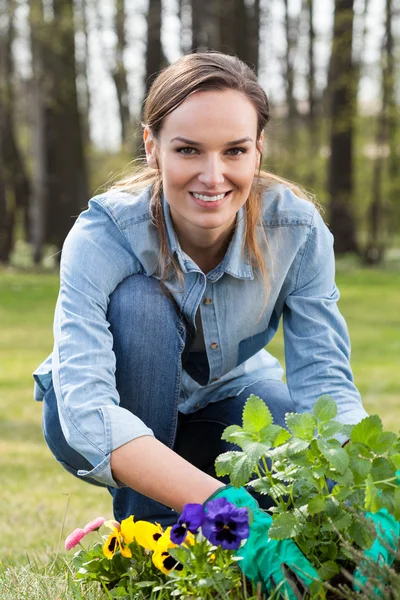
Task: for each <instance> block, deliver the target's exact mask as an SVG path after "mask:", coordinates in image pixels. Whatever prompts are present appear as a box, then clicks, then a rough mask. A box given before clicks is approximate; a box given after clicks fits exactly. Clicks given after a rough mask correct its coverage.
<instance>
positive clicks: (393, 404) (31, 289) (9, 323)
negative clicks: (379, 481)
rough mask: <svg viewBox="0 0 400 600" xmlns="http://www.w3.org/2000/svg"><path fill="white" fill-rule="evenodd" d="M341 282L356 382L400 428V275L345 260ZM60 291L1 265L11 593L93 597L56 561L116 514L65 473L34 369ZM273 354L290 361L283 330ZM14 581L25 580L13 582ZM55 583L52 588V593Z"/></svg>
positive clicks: (0, 566) (0, 490)
mask: <svg viewBox="0 0 400 600" xmlns="http://www.w3.org/2000/svg"><path fill="white" fill-rule="evenodd" d="M337 284H338V286H339V289H340V291H341V300H340V309H341V311H342V313H343V315H344V316H345V318H346V320H347V323H348V327H349V331H350V337H351V341H352V361H351V362H352V367H353V372H354V377H355V382H356V384H357V386H358V387H359V389H360V391H361V394H362V397H363V400H364V404H365V407H366V409H367V410H368V411H369V412H370V413H378V414H379V415H380V416H381V417H382V420H383V422H384V425H385V427H386V428H387V429H390V430H392V431H395V432H397V431H399V429H400V402H399V399H400V377H399V374H398V369H399V366H398V357H399V355H400V338H399V331H400V312H399V309H398V307H399V305H400V272H399V271H398V270H389V269H386V270H373V269H364V270H361V269H359V268H357V267H355V266H354V265H352V264H348V263H343V264H342V265H341V266H340V265H339V268H338V275H337ZM57 292H58V276H57V275H55V274H53V273H41V274H39V273H38V274H35V273H25V272H17V271H12V270H11V271H0V399H1V413H0V474H1V475H0V512H1V531H2V544H1V547H0V572H1V571H2V570H3V574H2V575H0V597H1V598H2V599H3V598H4V599H8V598H9V599H10V600H14V599H15V600H16V599H17V598H22V597H24V598H28V597H29V598H32V600H34V599H36V598H38V599H39V598H41V600H42V599H44V598H47V597H49V598H52V599H54V598H58V597H59V598H65V599H68V600H70V599H71V600H72V599H74V598H81V597H85V598H89V599H90V598H91V597H92V596H91V595H90V592H88V594H89V595H85V596H81V595H80V592H79V590H74V591H72V588H71V586H70V584H69V580H68V571H67V570H65V568H64V570H62V571H61V572H60V574H59V575H53V576H52V575H51V574H49V571H48V569H47V565H49V563H50V562H51V561H52V560H53V559H54V558H55V556H56V554H57V551H58V549H59V544H60V541H61V550H60V555H59V556H60V559H61V560H62V558H63V557H64V556H65V552H64V551H63V541H64V538H65V536H66V535H67V534H68V533H69V532H70V531H71V530H72V529H74V528H75V527H80V526H83V525H84V524H85V523H86V522H87V521H89V520H91V519H92V518H94V517H96V516H99V515H103V516H104V517H108V518H110V517H112V504H111V498H110V496H109V494H108V492H107V491H106V490H103V489H101V488H96V487H94V486H90V485H87V484H85V483H82V482H81V481H79V480H78V479H76V478H73V477H71V476H70V475H69V474H68V473H66V472H65V471H64V470H63V469H62V467H60V466H59V465H58V464H57V462H56V461H55V459H54V458H53V457H52V455H51V454H50V452H49V450H48V449H47V447H46V445H45V442H44V440H43V437H42V432H41V404H40V403H37V402H35V401H34V400H33V396H32V388H33V385H32V378H31V373H32V371H33V370H34V369H35V368H36V366H37V365H38V364H39V363H40V362H41V361H42V360H43V359H44V358H45V357H46V356H47V355H48V354H49V353H50V351H51V348H52V343H53V337H52V320H53V314H54V306H55V301H56V297H57ZM269 350H270V351H271V352H272V354H275V355H276V356H277V357H278V358H279V359H281V360H283V343H282V335H281V332H279V333H278V335H277V336H276V338H275V339H274V340H273V342H272V343H271V345H270V348H269ZM67 503H68V510H67V512H66V516H65V519H64V513H65V510H66V507H67ZM32 563H33V565H32ZM7 568H8V571H6V572H4V571H5V569H7ZM46 569H47V570H46ZM39 572H40V573H41V574H40V576H39V575H38V573H39ZM35 574H37V576H36V575H35ZM13 579H15V580H16V581H17V582H18V585H17V584H16V583H14V585H11V582H12V581H13ZM52 581H53V584H54V587H52V585H53V584H52V583H51V582H52ZM18 586H19V587H18ZM21 586H25V587H21ZM35 586H36V588H37V589H36V588H35ZM46 586H49V588H48V589H49V590H50V591H49V593H47V591H45V592H44V591H43V590H46ZM57 586H58V588H57ZM34 588H35V589H34ZM28 589H31V590H32V592H30V593H31V595H27V591H26V590H28ZM40 589H42V592H40ZM67 589H68V590H69V591H68V592H65V590H67ZM18 590H19V591H18ZM35 590H36V591H35ZM63 590H64V591H63ZM64 592H65V593H67V595H64ZM40 594H41V595H40ZM46 594H47V595H46ZM94 597H95V596H93V598H94Z"/></svg>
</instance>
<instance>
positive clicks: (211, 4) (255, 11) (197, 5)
mask: <svg viewBox="0 0 400 600" xmlns="http://www.w3.org/2000/svg"><path fill="white" fill-rule="evenodd" d="M191 9H192V51H193V52H204V51H206V50H218V51H220V52H225V53H226V54H234V55H236V56H238V57H239V58H241V59H242V60H243V61H244V62H246V63H247V64H248V65H249V66H250V67H251V68H252V69H253V70H254V71H255V72H256V73H257V72H258V66H259V46H260V0H217V1H215V0H214V1H213V0H191Z"/></svg>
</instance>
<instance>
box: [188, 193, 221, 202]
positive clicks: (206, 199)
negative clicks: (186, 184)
mask: <svg viewBox="0 0 400 600" xmlns="http://www.w3.org/2000/svg"><path fill="white" fill-rule="evenodd" d="M225 195H226V192H225V193H223V194H218V196H203V194H195V192H193V196H194V197H195V198H197V199H198V200H203V202H217V200H222V198H224V197H225Z"/></svg>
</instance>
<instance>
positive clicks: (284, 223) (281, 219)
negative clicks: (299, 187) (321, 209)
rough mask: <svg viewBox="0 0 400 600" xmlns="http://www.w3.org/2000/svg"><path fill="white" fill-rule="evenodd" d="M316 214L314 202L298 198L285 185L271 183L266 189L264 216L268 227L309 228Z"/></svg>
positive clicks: (264, 221) (264, 193)
mask: <svg viewBox="0 0 400 600" xmlns="http://www.w3.org/2000/svg"><path fill="white" fill-rule="evenodd" d="M315 213H316V207H315V205H314V204H313V202H312V201H311V200H308V199H307V198H301V197H300V196H298V195H297V194H296V193H295V192H294V191H293V190H292V189H291V188H290V187H289V185H287V184H285V183H281V182H271V183H269V184H268V185H267V186H266V187H265V189H264V192H263V207H262V215H263V223H264V226H266V227H288V226H306V227H307V226H308V227H309V226H310V225H312V223H313V221H314V218H315Z"/></svg>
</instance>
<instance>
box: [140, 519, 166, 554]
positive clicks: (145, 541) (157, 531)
mask: <svg viewBox="0 0 400 600" xmlns="http://www.w3.org/2000/svg"><path fill="white" fill-rule="evenodd" d="M162 534H163V528H162V527H161V525H160V524H159V523H156V524H154V523H148V522H147V521H136V523H135V540H136V541H137V543H138V544H139V545H140V546H143V548H146V550H155V549H156V546H157V541H158V540H159V539H160V537H161V536H162Z"/></svg>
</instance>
